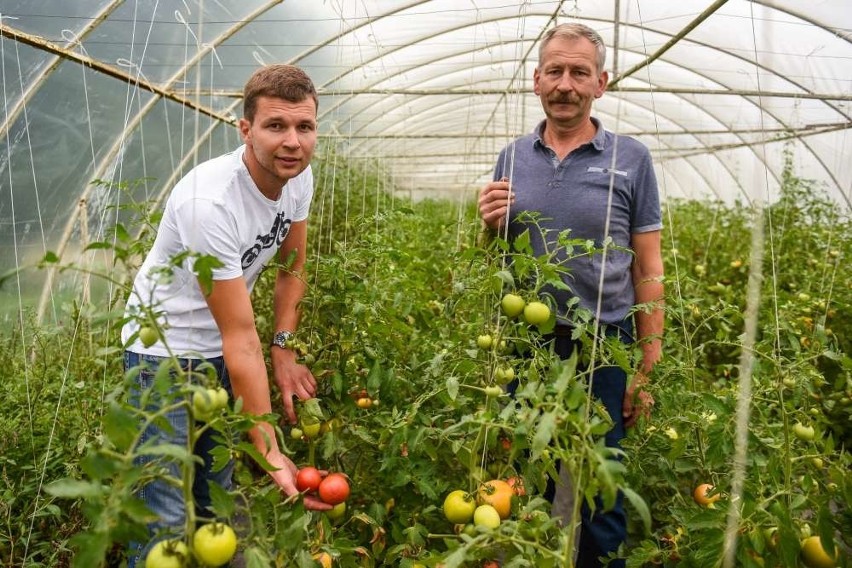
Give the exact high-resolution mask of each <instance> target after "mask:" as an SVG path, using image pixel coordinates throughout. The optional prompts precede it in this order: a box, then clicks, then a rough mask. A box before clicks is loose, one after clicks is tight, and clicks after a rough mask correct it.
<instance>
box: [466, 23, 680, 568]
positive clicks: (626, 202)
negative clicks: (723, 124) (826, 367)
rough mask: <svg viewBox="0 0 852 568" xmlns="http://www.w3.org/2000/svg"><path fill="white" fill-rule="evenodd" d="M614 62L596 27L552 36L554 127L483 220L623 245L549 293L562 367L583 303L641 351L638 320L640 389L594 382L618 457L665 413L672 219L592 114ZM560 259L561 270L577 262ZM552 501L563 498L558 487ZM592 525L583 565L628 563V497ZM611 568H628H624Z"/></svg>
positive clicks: (645, 172)
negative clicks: (533, 219) (658, 396)
mask: <svg viewBox="0 0 852 568" xmlns="http://www.w3.org/2000/svg"><path fill="white" fill-rule="evenodd" d="M605 59H606V46H605V45H604V43H603V40H602V39H601V37H600V36H599V35H598V34H597V32H595V31H594V30H592V29H590V28H588V27H587V26H584V25H582V24H563V25H560V26H557V27H555V28H552V29H550V30H548V32H547V33H545V35H544V37H543V38H542V41H541V45H540V47H539V63H538V67H537V68H536V69H535V72H534V75H533V84H534V89H535V93H536V94H537V95H538V96H539V98H540V100H541V105H542V108H543V110H544V114H545V117H546V118H545V119H544V121H542V122H541V123H540V124H539V125H538V127H537V128H536V129H535V131H534V132H533V133H531V134H529V135H527V136H524V137H522V138H520V139H518V140H515V141H514V142H512V143H511V144H510V145H509V147H507V148H505V149H504V150H503V151H502V152H501V154H500V157H499V160H498V162H497V167H496V168H495V172H494V178H493V179H494V180H495V181H493V182H491V183H489V184H487V185H486V186H485V187H483V188H482V190H481V192H480V196H479V213H480V216H481V217H482V220H483V222H484V223H485V225H486V226H487V227H488V228H490V229H491V230H493V231H502V230H504V229H505V230H507V235H508V237H509V238H510V239H512V238H514V237H516V236H517V235H519V234H520V233H522V232H523V231H524V230H525V229H526V228H528V226H527V224H525V223H522V222H520V221H519V220H518V218H517V216H518V214H519V213H521V212H523V211H531V212H539V213H541V218H540V221H539V225H540V226H541V227H542V228H543V229H545V230H546V231H547V235H548V237H546V238H547V239H548V240H549V239H550V238H552V239H553V240H555V239H556V236H557V235H558V233H559V232H560V231H563V230H566V229H570V230H571V237H572V238H580V239H588V240H592V241H594V242H595V243H596V246H598V247H601V246H602V245H603V243H604V241H605V239H607V238H611V239H612V242H613V244H614V245H616V247H617V248H612V247H611V248H609V249H608V250H607V255H606V259H605V260H603V259H602V257H601V255H600V254H596V255H594V256H592V257H588V256H586V257H582V258H574V259H570V260H569V261H568V263H567V266H568V268H569V270H570V277H566V278H565V284H566V285H567V286H568V287H569V288H570V292H567V291H562V290H548V292H549V293H550V294H551V295H552V296H553V298H554V300H555V301H556V304H557V305H556V307H557V313H558V319H557V329H556V332H555V334H554V337H551V338H549V339H550V340H551V341H553V345H554V349H555V351H556V353H557V354H558V355H559V356H560V357H562V358H567V357H569V356H570V355H571V353H572V352H573V351H574V350H575V349H576V348H578V345H577V343H576V342H574V341H572V340H571V332H570V318H569V317H568V306H569V302H570V301H571V300H572V299H574V298H576V300H578V301H579V305H580V306H581V307H583V308H586V309H588V310H590V311H591V312H592V313H594V314H595V316H596V317H597V319H598V322H599V323H600V324H601V325H602V327H604V328H606V329H607V330H608V331H607V333H609V334H612V335H616V334H617V335H620V336H621V337H622V340H623V341H625V342H631V341H632V335H633V330H634V320H635V330H636V339H637V340H638V341H639V344H640V346H641V348H642V353H643V357H642V362H641V365H640V368H639V369H638V371H637V373H636V375H635V377H634V379H633V381H632V382H631V383H630V384H627V376H626V373H625V372H624V371H622V370H620V369H618V368H616V367H604V368H600V369H597V370H595V371H594V373H593V378H592V394H593V396H595V397H597V398H598V399H600V400H601V402H603V403H604V405H605V406H606V408H607V410H608V412H609V414H610V416H611V417H612V419H613V422H614V424H615V425H614V427H613V429H612V431H610V432H609V433H608V434H607V436H606V443H607V445H608V446H611V447H618V446H619V442H620V440H621V439H622V438H623V437H624V435H625V428H628V427H630V426H632V425H633V424H634V423H635V422H636V419H637V418H638V417H639V416H641V415H648V413H649V412H650V407H651V406H652V405H653V399H652V398H651V396H650V395H649V394H648V393H647V392H645V391H643V390H642V387H643V385H645V384H646V383H647V374H648V373H649V372H650V371H651V369H652V368H653V366H654V364H655V363H656V362H657V360H658V359H659V358H660V355H661V336H662V332H663V310H662V298H663V284H662V276H663V261H662V255H661V251H660V230H661V228H662V220H661V214H660V205H659V195H658V190H657V183H656V178H655V175H654V170H653V166H652V164H651V157H650V154H649V152H648V150H647V148H645V147H644V146H643V145H642V144H640V143H639V142H638V141H636V140H634V139H632V138H629V137H626V136H620V135H616V134H614V133H612V132H608V131H606V130H605V129H604V127H603V125H602V124H601V122H600V121H599V120H598V119H596V118H593V117H592V116H591V112H592V103H593V102H594V100H595V99H597V98H600V97H601V96H602V95H603V94H604V91H605V90H606V86H607V82H608V80H609V78H608V74H607V72H606V71H604V64H605ZM614 158H615V159H614ZM510 175H511V179H509V177H508V176H510ZM610 194H611V195H610ZM507 214H508V220H507ZM507 222H508V226H507V225H506V223H507ZM530 236H531V237H532V245H533V249H534V253H535V254H536V255H541V254H544V253H545V251H546V250H552V249H553V248H554V247H553V244H552V243H550V246H548V247H547V248H545V243H544V242H543V239H542V238H541V237H540V235H539V231H530ZM628 251H629V252H628ZM560 252H562V253H563V254H561V255H558V258H557V259H556V260H557V261H559V262H562V261H565V260H566V258H565V255H564V252H563V251H560ZM602 272H603V274H601V273H602ZM602 278H603V279H602ZM601 283H602V286H601ZM599 290H600V308H599V307H598V297H599ZM637 304H646V305H647V304H651V305H652V306H653V309H651V310H648V311H646V310H642V309H640V310H638V311H636V312H635V314H633V315H631V311H632V310H633V307H634V306H635V305H637ZM549 493H550V494H546V496H548V497H550V498H551V499H552V497H553V495H552V493H553V488H551V491H550V492H549ZM581 523H582V525H581V530H580V543H579V547H578V556H577V566H580V567H584V566H599V565H600V564H599V560H598V558H599V557H600V556H606V555H607V554H609V553H611V552H616V551H617V550H618V547H619V545H620V544H621V543H622V542H623V541H624V540H625V538H626V532H627V527H626V515H625V513H624V510H623V508H622V504H621V497H619V499H618V502H617V505H616V507H615V508H614V509H613V510H611V511H607V512H602V511H601V510H600V509H598V510H596V511H595V512H594V513H592V512H591V511H590V509H589V508H588V507H586V506H584V507H583V512H582V519H581ZM609 566H613V567H618V566H624V561H623V560H622V561H616V562H613V563H611V564H609Z"/></svg>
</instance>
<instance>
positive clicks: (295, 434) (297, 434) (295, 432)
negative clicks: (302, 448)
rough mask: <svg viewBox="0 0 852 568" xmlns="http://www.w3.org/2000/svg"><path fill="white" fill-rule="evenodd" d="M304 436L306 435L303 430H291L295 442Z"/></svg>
mask: <svg viewBox="0 0 852 568" xmlns="http://www.w3.org/2000/svg"><path fill="white" fill-rule="evenodd" d="M304 434H305V433H304V432H302V429H301V428H293V429H291V430H290V437H291V438H293V439H294V440H301V439H302V436H303V435H304Z"/></svg>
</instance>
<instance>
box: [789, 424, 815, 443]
mask: <svg viewBox="0 0 852 568" xmlns="http://www.w3.org/2000/svg"><path fill="white" fill-rule="evenodd" d="M793 434H794V435H795V436H796V437H797V438H798V439H800V440H804V441H805V442H810V441H811V440H813V439H814V434H815V432H814V427H813V426H805V425H804V424H802V423H801V422H796V423H795V424H793Z"/></svg>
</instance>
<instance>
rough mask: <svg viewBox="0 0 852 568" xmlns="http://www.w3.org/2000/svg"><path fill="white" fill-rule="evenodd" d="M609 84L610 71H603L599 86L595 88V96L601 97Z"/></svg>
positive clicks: (599, 78)
mask: <svg viewBox="0 0 852 568" xmlns="http://www.w3.org/2000/svg"><path fill="white" fill-rule="evenodd" d="M608 84H609V73H607V72H606V71H602V72H601V74H600V76H599V77H598V88H597V89H595V98H596V99H599V98H601V97H602V96H603V94H604V92H605V91H606V86H607V85H608Z"/></svg>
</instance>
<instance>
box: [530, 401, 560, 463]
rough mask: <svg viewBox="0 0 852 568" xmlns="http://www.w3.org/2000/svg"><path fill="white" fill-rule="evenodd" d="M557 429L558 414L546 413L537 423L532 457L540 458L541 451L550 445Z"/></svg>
mask: <svg viewBox="0 0 852 568" xmlns="http://www.w3.org/2000/svg"><path fill="white" fill-rule="evenodd" d="M555 431H556V415H555V414H554V413H553V412H548V413H546V414H544V415H543V416H542V417H541V419H540V420H539V421H538V424H537V425H536V431H535V436H533V441H532V457H533V459H538V458H539V457H540V456H541V452H543V451H544V449H545V448H547V447H548V446H549V445H550V440H552V439H553V433H554V432H555Z"/></svg>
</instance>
